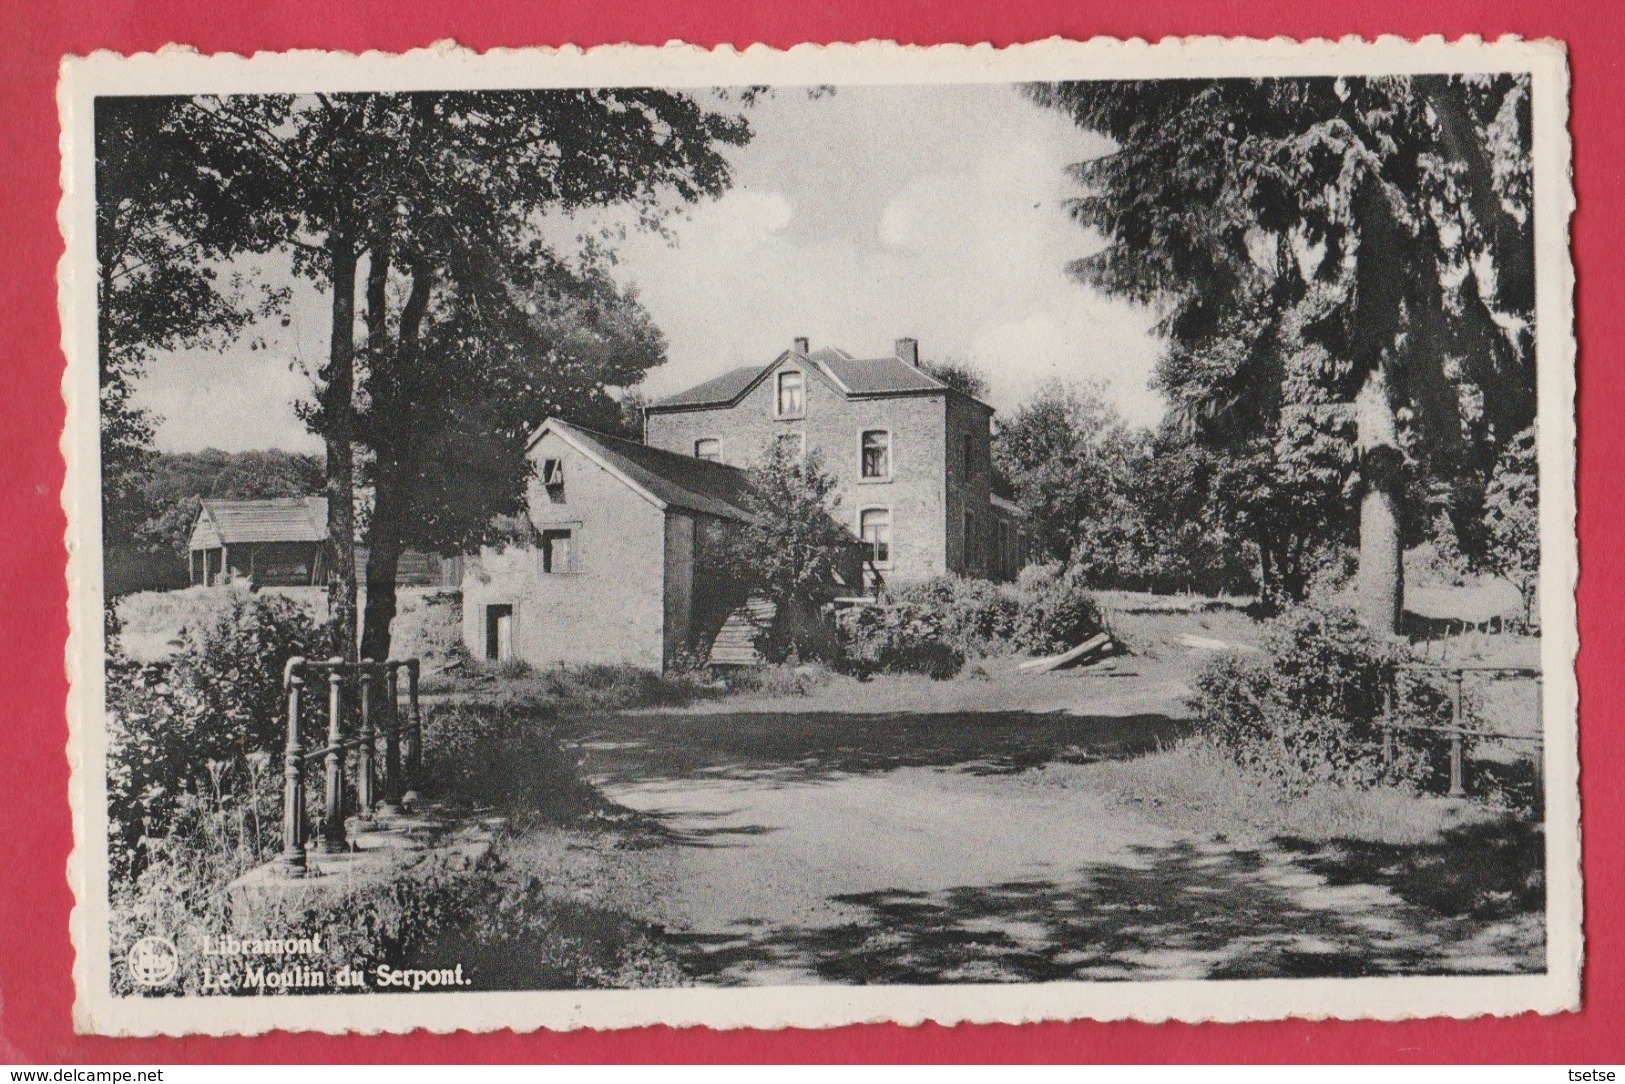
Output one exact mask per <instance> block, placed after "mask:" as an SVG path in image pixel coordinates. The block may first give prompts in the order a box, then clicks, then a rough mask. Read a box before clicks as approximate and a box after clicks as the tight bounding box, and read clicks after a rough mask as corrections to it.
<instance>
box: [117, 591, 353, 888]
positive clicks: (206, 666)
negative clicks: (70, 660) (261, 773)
mask: <svg viewBox="0 0 1625 1084" xmlns="http://www.w3.org/2000/svg"><path fill="white" fill-rule="evenodd" d="M180 640H181V644H182V647H181V651H180V652H179V654H178V655H177V656H176V657H175V658H174V659H172V660H169V661H165V662H160V663H136V662H133V661H131V660H129V659H126V658H124V657H123V656H122V655H121V654H120V653H119V651H118V649H117V645H116V643H115V644H114V645H113V647H112V649H111V650H110V652H109V656H108V661H107V726H108V743H109V748H108V768H107V790H108V818H109V820H108V846H109V853H110V858H111V862H112V869H113V875H114V878H115V879H118V878H122V877H128V876H130V875H132V874H133V873H135V872H137V871H138V870H139V869H140V868H141V866H142V865H143V864H144V863H145V861H146V857H145V856H144V855H143V840H153V839H158V838H160V837H163V836H165V835H166V834H168V833H169V832H170V830H171V829H172V828H173V827H174V826H175V824H176V815H177V812H178V811H180V810H181V809H182V807H183V804H184V803H185V802H186V800H187V796H188V795H192V796H201V795H212V796H213V797H214V798H215V799H216V800H218V801H226V800H228V799H230V800H232V801H245V800H247V797H246V796H247V795H248V794H249V793H250V792H251V791H252V788H253V786H254V782H253V781H254V780H255V779H256V778H257V773H256V771H255V768H254V765H255V763H256V758H259V757H264V756H267V755H272V754H275V753H276V752H277V751H279V750H280V749H281V748H282V745H283V742H284V740H285V727H286V725H287V723H286V717H285V715H284V710H285V709H284V701H283V691H282V669H283V667H284V666H285V665H286V663H287V661H288V659H290V658H292V657H293V656H295V655H306V656H319V655H320V654H321V653H322V650H323V648H324V646H325V644H326V642H327V638H326V633H325V631H324V630H323V629H321V628H319V627H318V626H317V625H316V623H315V622H313V621H312V620H311V619H310V617H309V616H308V615H307V614H306V613H305V612H304V611H303V610H301V609H300V608H299V607H298V606H296V605H295V604H293V603H292V602H290V601H288V600H287V599H284V598H278V597H275V596H265V595H247V594H243V595H236V596H234V597H233V599H232V601H231V604H230V605H229V606H228V607H227V608H225V609H223V610H220V611H218V612H216V613H214V614H212V615H209V616H207V617H205V618H204V619H203V620H202V621H201V622H200V623H199V624H198V625H196V626H194V627H192V628H188V629H183V630H182V631H181V633H180ZM315 699H317V698H314V697H313V698H312V700H313V701H314V700H315ZM310 707H311V709H312V715H311V717H310V720H309V721H307V727H308V726H310V725H314V717H315V710H316V705H315V704H314V703H312V704H311V705H310ZM271 774H274V773H271ZM272 819H273V820H274V819H275V818H272Z"/></svg>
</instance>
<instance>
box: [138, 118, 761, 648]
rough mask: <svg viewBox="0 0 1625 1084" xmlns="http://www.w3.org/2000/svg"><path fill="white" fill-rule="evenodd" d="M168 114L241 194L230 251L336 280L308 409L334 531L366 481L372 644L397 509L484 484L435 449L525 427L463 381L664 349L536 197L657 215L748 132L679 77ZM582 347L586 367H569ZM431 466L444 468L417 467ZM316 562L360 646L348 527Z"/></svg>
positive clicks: (509, 442) (647, 220)
mask: <svg viewBox="0 0 1625 1084" xmlns="http://www.w3.org/2000/svg"><path fill="white" fill-rule="evenodd" d="M165 133H166V135H167V136H168V137H169V138H170V139H171V141H172V142H174V143H175V144H177V145H178V148H179V152H180V153H179V158H180V160H181V161H182V162H184V163H185V165H186V174H187V178H188V180H189V181H190V182H191V183H193V184H194V185H195V186H196V188H197V189H198V190H200V191H204V192H208V193H214V192H216V191H219V192H223V193H226V194H227V197H226V198H225V199H224V200H223V201H222V202H223V203H224V204H225V205H227V206H228V207H232V208H237V209H239V210H238V212H237V217H236V218H234V219H232V220H230V222H229V223H228V225H230V226H231V227H232V228H231V229H229V230H225V231H222V232H223V234H224V236H225V241H223V242H222V250H223V251H225V252H226V253H228V254H230V253H235V252H244V251H269V250H278V251H283V252H287V253H289V254H290V255H291V256H292V259H293V267H294V270H295V272H296V273H298V274H300V275H303V276H305V277H307V278H309V279H310V280H312V281H314V282H316V283H317V284H318V285H319V286H320V287H321V288H323V289H325V290H326V291H327V292H328V294H329V296H330V301H331V308H332V324H331V336H330V341H329V345H328V351H327V357H326V360H325V362H324V364H323V365H322V366H321V368H320V369H319V370H318V372H317V373H316V374H315V377H316V384H317V387H316V395H315V398H314V401H313V402H311V403H307V404H305V409H304V411H303V414H304V417H305V420H306V422H307V424H309V425H310V427H311V429H312V430H313V431H314V432H317V433H319V434H320V435H321V436H322V437H323V439H324V441H325V443H326V460H327V465H328V472H327V490H328V497H329V500H328V516H329V522H328V536H329V537H330V538H332V539H334V540H338V539H349V538H354V537H356V529H355V526H356V525H355V503H354V493H355V489H356V473H355V472H356V465H357V462H358V460H361V461H363V462H364V467H365V469H366V471H367V480H368V481H370V483H371V485H372V487H373V490H374V502H373V510H372V515H371V521H370V524H369V527H368V538H369V541H370V542H371V544H372V549H373V553H374V555H375V556H374V563H375V565H376V568H377V574H376V576H374V575H372V573H371V571H370V570H369V579H370V580H371V581H372V582H371V583H370V585H369V586H370V589H369V595H368V598H369V609H370V610H371V611H372V612H371V613H370V614H369V623H370V624H372V625H373V626H374V628H373V631H371V632H370V633H369V634H368V635H367V636H366V637H365V640H366V643H365V644H364V649H365V650H366V651H367V652H368V653H369V654H379V653H381V652H386V651H387V650H388V623H389V621H390V619H391V618H392V616H393V611H394V589H393V584H394V579H393V568H390V567H388V566H389V563H390V560H391V555H392V554H394V555H395V556H398V553H399V550H400V549H401V548H402V545H403V542H404V540H403V539H402V538H401V537H400V534H401V532H402V531H403V530H404V528H405V525H406V524H407V523H409V522H412V521H411V519H410V516H411V514H412V509H413V508H414V507H415V508H417V509H423V508H427V507H428V505H427V503H426V502H424V501H423V500H421V499H420V498H421V496H422V495H423V493H424V492H426V491H429V490H434V489H436V488H438V490H439V492H440V494H441V495H442V496H449V497H452V498H456V497H457V496H458V495H460V494H462V493H466V492H473V493H474V494H475V495H476V497H477V500H476V502H475V503H480V501H482V500H483V499H484V497H485V495H486V494H487V493H488V491H489V488H490V487H489V486H481V487H478V488H476V489H474V490H472V491H470V490H466V489H463V488H461V487H460V486H458V485H457V484H455V483H456V482H457V481H468V480H470V478H471V476H472V478H473V479H474V480H476V481H488V480H489V479H488V478H487V477H486V476H485V475H484V474H482V473H481V472H482V470H483V469H484V468H482V466H481V464H482V463H483V464H486V465H487V466H488V465H489V461H488V460H484V459H477V460H475V461H473V462H469V463H462V462H450V463H448V462H445V461H444V460H443V458H440V457H443V456H444V455H445V454H446V453H447V451H448V450H464V451H468V450H476V449H479V448H481V447H483V446H484V442H483V441H482V438H488V439H489V442H490V444H492V445H495V446H496V447H497V448H499V449H501V450H502V452H503V455H502V456H499V458H503V459H504V461H505V462H509V463H511V462H512V457H511V454H510V453H511V451H512V448H513V446H514V445H515V443H517V442H518V441H520V440H522V437H521V436H519V435H516V431H515V429H514V428H513V426H512V425H510V423H512V422H514V418H513V416H512V415H509V414H507V413H505V407H504V406H503V405H502V404H499V403H497V402H495V401H494V400H492V399H490V398H485V399H483V400H479V399H475V398H473V396H474V395H477V394H479V393H481V392H487V393H488V392H491V391H492V390H493V386H494V387H495V388H496V389H497V390H500V391H502V392H511V393H519V394H523V393H526V392H533V393H535V394H534V395H533V396H532V399H531V401H530V403H529V404H528V407H529V409H530V411H531V413H534V408H535V406H536V405H537V401H538V400H544V401H545V400H546V399H547V398H549V397H552V398H554V399H556V400H561V401H569V400H571V399H572V398H574V397H577V396H578V395H580V394H595V392H594V389H595V388H601V387H602V386H603V385H606V384H612V383H614V382H615V381H617V380H621V379H625V380H628V381H629V382H635V380H632V377H634V376H635V375H636V374H638V373H641V371H642V370H643V369H645V368H647V367H648V364H652V363H653V360H658V357H659V351H658V349H656V350H654V351H652V352H651V350H650V347H651V345H652V340H651V337H650V335H649V334H648V329H647V327H646V324H645V325H644V326H639V319H638V314H639V313H640V312H641V310H638V309H636V306H635V305H633V304H632V303H631V301H630V299H628V298H626V297H624V296H621V295H618V294H617V295H615V296H614V297H611V296H610V294H609V293H606V285H607V281H606V280H605V278H604V276H603V275H602V273H601V271H596V270H594V268H593V266H592V265H593V264H595V263H596V261H595V260H593V259H591V258H590V257H591V252H589V253H588V257H589V258H586V259H584V260H583V261H579V263H578V266H574V267H572V266H569V265H568V264H567V261H564V260H561V259H560V258H559V257H558V256H557V255H556V254H555V253H554V252H552V251H551V250H550V249H549V248H548V246H547V245H546V244H544V243H543V241H542V240H541V235H540V232H539V230H538V228H537V227H538V218H539V216H540V215H542V214H543V213H545V212H548V211H556V210H570V209H576V208H582V207H587V206H592V205H606V204H621V205H627V206H630V207H631V208H632V209H633V211H634V213H635V215H636V217H637V218H638V220H639V221H640V222H641V223H642V224H643V225H646V226H654V225H657V224H658V223H659V221H660V219H661V218H662V216H663V214H664V213H666V211H667V210H668V209H669V205H670V203H671V202H672V201H676V202H685V201H690V200H695V199H699V198H702V197H707V196H714V195H716V194H718V193H720V192H721V191H722V190H723V189H724V188H725V187H726V185H727V183H728V180H729V175H728V169H727V164H726V161H725V160H724V159H723V157H722V156H721V154H720V151H719V148H720V147H721V146H724V145H733V144H739V143H743V142H744V141H745V140H746V139H747V138H748V136H749V129H748V127H747V126H746V125H745V123H744V121H743V120H742V119H741V118H739V117H738V116H735V115H731V114H726V113H722V112H718V111H713V110H709V109H706V108H704V107H702V106H701V105H700V104H699V103H698V102H697V101H696V100H695V98H694V97H693V96H691V95H688V94H683V93H672V92H666V91H660V90H652V89H645V88H599V89H586V90H549V91H477V92H425V93H410V94H340V95H334V94H316V95H253V96H247V95H245V96H235V97H223V98H219V97H217V98H192V99H186V100H184V101H182V102H179V103H177V104H176V106H175V108H174V109H173V111H172V112H171V114H170V115H169V116H168V117H167V118H166V119H165ZM243 207H247V208H251V211H247V212H244V211H241V210H240V209H241V208H243ZM363 273H364V276H365V278H364V281H363ZM362 314H364V316H365V332H364V335H358V328H357V324H358V316H359V315H362ZM572 314H573V315H575V316H578V317H581V318H582V319H586V320H590V319H592V318H594V317H595V316H596V315H604V316H605V317H606V323H605V325H604V326H602V327H595V326H592V325H590V324H589V325H587V326H585V327H584V328H582V329H580V330H581V333H580V334H577V332H576V331H575V330H571V331H570V332H569V333H568V334H561V333H560V330H559V324H558V320H559V319H562V318H565V317H567V316H569V315H572ZM628 333H630V334H629V335H628ZM578 340H594V341H596V342H597V343H599V344H600V346H598V347H593V348H591V349H588V348H586V347H583V346H582V345H581V343H580V342H579V341H578ZM609 341H616V342H619V343H620V344H621V346H620V347H617V348H616V350H614V351H612V352H613V353H614V354H615V355H616V356H617V357H618V358H619V360H616V361H610V360H607V359H608V355H607V354H606V353H605V352H604V351H603V350H602V349H601V345H602V344H603V343H605V342H609ZM515 349H524V350H528V351H530V352H531V353H532V355H533V363H532V367H531V369H530V370H529V375H528V376H526V377H520V376H518V375H517V370H515V369H514V368H513V367H512V366H511V365H509V366H506V367H505V371H504V373H503V374H501V375H497V376H494V377H492V379H491V383H489V384H488V383H485V382H484V381H483V378H482V380H478V381H469V382H467V383H463V384H458V381H459V380H464V379H465V378H467V377H468V376H469V373H470V367H471V366H472V365H475V364H476V362H475V361H474V360H473V359H482V362H483V363H487V364H488V363H491V362H492V360H493V359H495V358H497V357H499V356H504V355H505V354H507V353H508V352H511V351H512V350H515ZM651 359H653V360H651ZM592 366H598V368H599V371H598V372H596V373H587V372H584V371H582V370H583V369H584V368H589V367H592ZM420 394H422V395H428V396H430V398H428V399H420V398H417V396H418V395H420ZM521 412H523V411H521ZM362 453H364V455H362ZM440 466H445V467H446V468H447V469H448V471H449V472H450V473H451V474H452V475H455V476H456V477H455V478H441V479H438V480H437V479H433V478H430V477H429V476H430V474H431V473H432V472H433V470H435V469H437V468H438V467H440ZM496 503H498V504H501V503H502V502H501V501H498V502H496ZM486 511H489V509H487V510H486ZM465 518H466V517H463V516H461V515H457V514H448V515H447V516H446V517H445V520H444V523H443V524H442V525H443V526H444V527H445V528H446V531H445V533H444V534H443V535H440V536H438V537H435V538H433V539H432V540H433V541H434V542H435V543H436V545H437V546H451V545H454V544H456V543H457V542H459V541H462V540H463V538H464V537H466V533H465V532H464V531H463V530H462V527H463V525H464V520H465ZM476 518H477V517H476ZM428 530H429V528H427V527H424V528H423V531H424V532H428ZM331 567H332V577H333V578H332V580H331V581H330V585H329V587H330V590H331V591H332V593H333V595H334V604H333V611H334V613H335V616H336V621H335V647H336V649H337V650H340V651H341V652H343V653H345V654H353V653H354V651H355V643H356V638H355V631H356V630H355V625H356V614H355V600H356V582H355V567H354V561H353V555H352V550H351V548H350V547H349V546H343V545H336V546H335V553H334V560H333V561H332V562H331ZM385 577H387V578H385Z"/></svg>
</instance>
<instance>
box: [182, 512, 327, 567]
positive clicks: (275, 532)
mask: <svg viewBox="0 0 1625 1084" xmlns="http://www.w3.org/2000/svg"><path fill="white" fill-rule="evenodd" d="M326 547H327V498H326V497H272V498H267V499H263V500H246V501H226V500H213V499H208V498H206V499H204V501H203V507H202V508H201V509H200V510H199V511H198V517H197V523H195V524H194V525H193V526H192V537H191V539H190V540H189V541H188V543H187V547H186V548H187V565H188V571H189V573H190V577H191V581H192V583H193V584H194V585H202V586H205V587H212V586H214V585H215V584H218V583H222V582H225V581H227V580H252V581H253V582H254V583H256V584H260V585H261V586H266V587H297V586H302V585H308V584H319V583H321V582H323V579H324V578H325V576H326V569H325V567H324V566H325V561H324V558H325V551H326Z"/></svg>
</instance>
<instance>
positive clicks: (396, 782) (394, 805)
mask: <svg viewBox="0 0 1625 1084" xmlns="http://www.w3.org/2000/svg"><path fill="white" fill-rule="evenodd" d="M384 680H385V682H386V693H385V698H384V699H385V704H386V705H387V706H386V707H385V710H384V801H383V804H382V805H381V806H380V807H379V812H381V813H382V814H383V815H384V816H386V817H398V816H400V813H401V667H400V664H399V663H394V662H391V663H385V664H384Z"/></svg>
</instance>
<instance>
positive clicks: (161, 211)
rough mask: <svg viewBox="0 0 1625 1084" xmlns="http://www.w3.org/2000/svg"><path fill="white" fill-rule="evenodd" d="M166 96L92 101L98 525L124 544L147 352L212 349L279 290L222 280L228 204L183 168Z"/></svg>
mask: <svg viewBox="0 0 1625 1084" xmlns="http://www.w3.org/2000/svg"><path fill="white" fill-rule="evenodd" d="M178 108H179V103H178V101H177V100H176V99H172V98H152V97H142V98H99V99H97V102H96V112H95V142H96V194H97V199H96V263H97V276H96V300H97V360H98V368H99V372H100V391H101V394H100V398H101V403H100V407H101V410H100V434H101V473H102V531H103V538H104V541H105V543H106V544H108V545H113V544H118V543H123V542H129V541H131V540H132V539H133V538H134V536H135V535H136V533H137V532H138V530H139V529H140V527H141V525H142V522H143V520H144V519H145V518H146V516H147V512H148V510H147V508H146V507H145V506H144V504H143V498H142V496H141V493H140V485H141V480H142V475H143V472H144V471H145V469H146V468H147V467H148V465H149V463H150V460H151V457H152V455H153V451H152V434H153V426H154V425H155V424H156V422H157V419H156V418H154V417H153V416H152V414H151V412H149V411H146V410H144V409H142V408H140V407H137V406H136V405H135V404H134V402H133V401H132V397H133V394H134V391H135V382H136V380H137V379H138V378H139V377H140V376H141V374H142V373H143V372H144V370H145V368H146V365H147V363H148V360H149V359H150V357H151V355H152V354H153V353H154V352H156V351H162V350H173V349H178V348H181V347H202V346H213V347H218V346H222V345H224V344H225V343H227V342H229V341H231V339H232V338H233V337H234V336H236V335H238V334H239V333H241V332H242V331H243V329H244V328H245V327H246V326H247V325H248V324H249V323H250V322H251V321H252V320H253V319H255V318H256V317H258V316H262V315H265V314H266V313H268V312H273V311H275V309H276V308H277V306H278V305H279V304H280V303H281V301H282V300H284V298H285V296H286V292H285V291H277V290H270V289H266V288H264V287H255V286H254V285H253V284H252V283H250V282H248V281H247V280H245V279H243V278H242V277H240V276H231V275H227V276H224V277H222V275H221V274H220V272H219V271H218V270H217V268H216V267H215V266H214V265H213V261H214V260H216V259H217V258H218V257H220V256H221V255H222V254H223V253H224V252H226V251H227V250H229V249H231V248H232V244H231V242H230V241H229V237H230V236H231V235H232V234H233V233H234V232H235V231H236V229H237V224H236V223H235V222H234V221H233V217H234V216H233V212H232V211H231V209H230V208H229V207H222V206H221V204H220V202H219V199H220V196H221V194H222V193H221V191H220V188H219V186H218V185H217V184H215V183H213V181H212V180H211V178H208V177H202V176H198V175H196V174H194V173H193V171H192V170H191V169H190V168H189V166H188V165H187V157H188V156H187V154H186V151H185V148H184V141H177V139H176V138H174V133H173V131H172V129H171V126H170V122H171V121H172V119H173V117H174V115H175V112H176V110H177V109H178Z"/></svg>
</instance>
